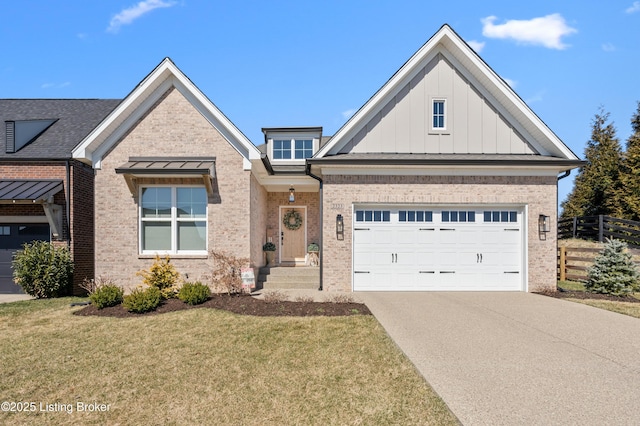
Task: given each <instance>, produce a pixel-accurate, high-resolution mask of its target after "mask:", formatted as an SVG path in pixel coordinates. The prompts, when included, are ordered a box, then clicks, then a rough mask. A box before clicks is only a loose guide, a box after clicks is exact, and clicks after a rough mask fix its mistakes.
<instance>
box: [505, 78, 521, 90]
mask: <svg viewBox="0 0 640 426" xmlns="http://www.w3.org/2000/svg"><path fill="white" fill-rule="evenodd" d="M503 80H504V81H506V82H507V84H508V85H509V87H511V88H512V89H515V88H516V86H517V85H518V82H517V81H515V80H511V79H510V78H504V79H503Z"/></svg>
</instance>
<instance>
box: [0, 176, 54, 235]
mask: <svg viewBox="0 0 640 426" xmlns="http://www.w3.org/2000/svg"><path fill="white" fill-rule="evenodd" d="M63 189H64V184H63V182H62V180H61V179H45V180H39V179H11V180H9V179H2V180H0V204H34V203H37V204H41V205H42V208H43V209H44V214H45V216H46V217H47V221H48V222H49V226H50V227H51V233H52V234H53V236H54V237H56V238H58V237H59V236H60V235H62V206H60V205H57V204H54V203H53V196H54V195H56V194H57V193H58V192H60V191H62V190H63Z"/></svg>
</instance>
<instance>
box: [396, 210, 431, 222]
mask: <svg viewBox="0 0 640 426" xmlns="http://www.w3.org/2000/svg"><path fill="white" fill-rule="evenodd" d="M398 221H399V222H433V212H432V211H424V210H400V211H398Z"/></svg>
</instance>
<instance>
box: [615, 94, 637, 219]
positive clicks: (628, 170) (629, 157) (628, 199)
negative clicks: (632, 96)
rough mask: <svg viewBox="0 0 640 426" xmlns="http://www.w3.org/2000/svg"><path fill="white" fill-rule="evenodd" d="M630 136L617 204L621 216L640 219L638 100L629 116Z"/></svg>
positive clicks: (622, 168) (621, 173)
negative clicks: (620, 210) (634, 110)
mask: <svg viewBox="0 0 640 426" xmlns="http://www.w3.org/2000/svg"><path fill="white" fill-rule="evenodd" d="M631 130H632V133H631V136H629V139H627V150H626V152H625V154H624V160H623V161H622V167H621V170H620V184H621V185H620V189H619V191H618V194H619V195H618V197H619V204H620V205H621V207H622V210H623V211H622V216H621V217H622V218H624V219H629V220H638V221H640V102H638V107H637V109H636V112H635V114H634V115H633V116H632V117H631Z"/></svg>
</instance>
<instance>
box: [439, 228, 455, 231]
mask: <svg viewBox="0 0 640 426" xmlns="http://www.w3.org/2000/svg"><path fill="white" fill-rule="evenodd" d="M440 230H441V231H455V230H456V229H455V228H440Z"/></svg>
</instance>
